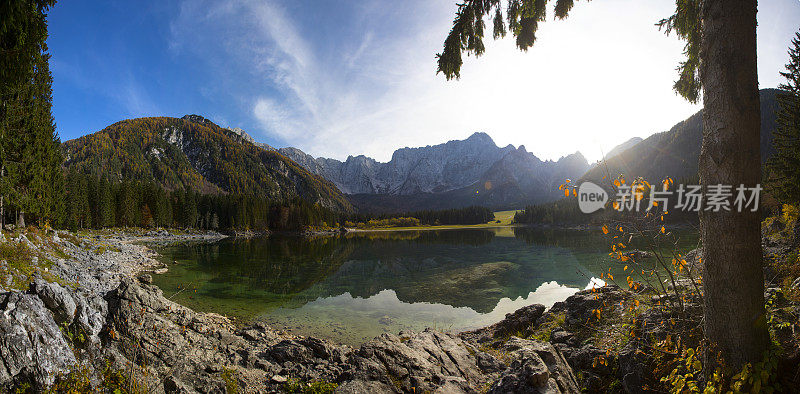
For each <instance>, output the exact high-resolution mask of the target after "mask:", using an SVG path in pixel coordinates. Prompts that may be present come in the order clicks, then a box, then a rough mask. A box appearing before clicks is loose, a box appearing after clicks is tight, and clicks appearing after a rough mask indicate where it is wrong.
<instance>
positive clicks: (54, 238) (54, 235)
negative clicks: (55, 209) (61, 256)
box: [53, 233, 61, 243]
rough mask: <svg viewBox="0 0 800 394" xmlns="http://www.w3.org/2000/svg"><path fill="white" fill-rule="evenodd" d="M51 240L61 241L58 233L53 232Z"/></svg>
mask: <svg viewBox="0 0 800 394" xmlns="http://www.w3.org/2000/svg"><path fill="white" fill-rule="evenodd" d="M53 242H55V243H59V242H61V238H59V236H58V233H55V234H53Z"/></svg>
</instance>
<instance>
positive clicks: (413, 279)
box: [155, 228, 608, 343]
mask: <svg viewBox="0 0 800 394" xmlns="http://www.w3.org/2000/svg"><path fill="white" fill-rule="evenodd" d="M512 235H513V236H512ZM607 248H608V246H607V244H606V243H605V241H604V240H603V239H602V238H601V237H598V236H597V235H593V234H592V233H591V232H586V231H568V230H541V229H530V228H514V229H510V228H505V229H496V230H491V229H470V230H448V231H403V232H375V233H352V234H347V235H344V236H339V237H321V238H315V239H304V238H299V237H280V236H276V237H269V238H261V239H251V240H234V239H226V240H222V241H219V242H215V243H211V244H193V245H180V246H170V247H163V248H160V249H159V252H161V254H162V255H163V256H164V258H165V259H166V260H167V261H168V262H173V261H176V262H177V263H178V264H176V265H171V266H170V270H169V272H168V273H167V274H164V275H158V276H157V277H156V278H155V281H156V284H158V285H159V286H160V287H161V288H162V289H164V292H165V294H167V295H170V294H172V293H174V292H176V291H177V290H178V289H179V288H183V287H189V289H190V291H184V292H181V293H179V294H177V295H176V296H175V300H176V301H178V302H180V303H182V304H185V305H187V306H190V307H192V308H195V309H198V310H204V311H214V312H218V313H224V314H227V315H233V316H237V317H239V318H243V319H246V320H249V319H266V320H267V321H269V322H270V323H272V324H273V325H276V326H279V327H285V328H290V329H292V330H293V331H296V332H298V333H302V334H309V335H317V336H322V337H327V338H331V339H334V340H338V341H342V342H347V343H357V342H359V341H361V340H363V339H364V338H370V337H373V336H375V335H377V334H380V333H381V332H384V331H390V332H396V331H399V330H401V329H406V328H411V329H421V328H424V327H426V326H435V327H437V328H442V329H448V328H449V329H454V330H463V329H469V328H476V327H480V326H484V325H487V324H491V323H493V322H496V321H498V320H500V319H502V317H503V316H504V315H505V313H508V312H511V311H513V310H516V309H517V308H519V307H522V306H525V305H529V304H532V303H543V304H552V303H553V302H556V301H558V300H561V299H564V298H566V297H567V296H568V295H569V294H572V293H573V292H575V291H577V290H578V289H582V288H584V287H586V285H587V284H588V283H589V281H590V278H591V277H593V276H599V273H600V272H603V271H604V270H606V269H607V259H608V256H607Z"/></svg>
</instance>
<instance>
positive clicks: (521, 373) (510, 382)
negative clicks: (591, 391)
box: [489, 337, 580, 394]
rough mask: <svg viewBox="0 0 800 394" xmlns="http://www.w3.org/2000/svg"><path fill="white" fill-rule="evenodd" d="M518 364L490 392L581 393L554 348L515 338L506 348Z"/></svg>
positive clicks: (514, 364) (511, 367) (570, 371)
mask: <svg viewBox="0 0 800 394" xmlns="http://www.w3.org/2000/svg"><path fill="white" fill-rule="evenodd" d="M503 350H505V351H508V352H511V355H512V357H514V361H513V362H512V363H511V365H510V366H509V367H508V369H506V370H505V371H503V373H502V375H501V376H500V379H499V380H497V382H495V383H494V385H492V387H491V388H490V389H489V393H495V394H500V393H577V392H579V391H580V390H579V389H578V383H577V382H576V381H575V376H574V375H573V373H572V369H571V368H570V367H569V364H567V361H566V360H565V359H564V357H563V356H562V355H561V353H560V352H559V351H558V350H557V349H555V348H554V347H553V346H552V345H550V344H547V343H540V342H536V341H529V340H525V339H520V338H516V337H512V338H511V339H509V340H508V342H507V343H506V344H505V345H504V346H503Z"/></svg>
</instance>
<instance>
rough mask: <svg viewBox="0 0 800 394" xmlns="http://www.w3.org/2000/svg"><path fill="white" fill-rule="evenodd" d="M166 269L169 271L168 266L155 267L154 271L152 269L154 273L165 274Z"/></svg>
mask: <svg viewBox="0 0 800 394" xmlns="http://www.w3.org/2000/svg"><path fill="white" fill-rule="evenodd" d="M167 271H169V268H166V267H164V268H158V269H156V270H155V271H153V273H154V274H156V275H163V274H166V273H167Z"/></svg>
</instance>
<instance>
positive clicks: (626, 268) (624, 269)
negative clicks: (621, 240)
mask: <svg viewBox="0 0 800 394" xmlns="http://www.w3.org/2000/svg"><path fill="white" fill-rule="evenodd" d="M622 270H623V271H627V270H628V266H627V265H626V266H625V268H623V269H622ZM628 278H630V276H629V277H628Z"/></svg>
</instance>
